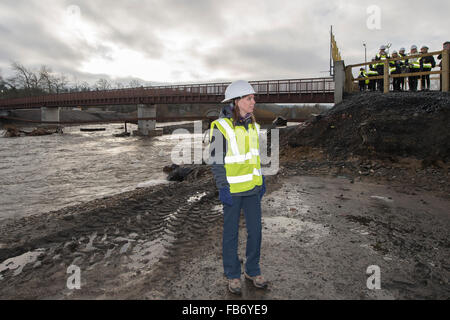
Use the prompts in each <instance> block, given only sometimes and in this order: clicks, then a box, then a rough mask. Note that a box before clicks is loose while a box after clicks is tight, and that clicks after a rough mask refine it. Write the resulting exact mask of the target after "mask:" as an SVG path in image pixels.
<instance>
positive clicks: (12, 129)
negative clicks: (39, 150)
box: [3, 125, 63, 138]
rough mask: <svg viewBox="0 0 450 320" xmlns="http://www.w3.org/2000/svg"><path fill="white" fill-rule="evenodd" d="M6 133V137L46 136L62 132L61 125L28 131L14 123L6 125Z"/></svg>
mask: <svg viewBox="0 0 450 320" xmlns="http://www.w3.org/2000/svg"><path fill="white" fill-rule="evenodd" d="M4 130H5V133H4V134H3V136H4V137H5V138H14V137H24V136H46V135H51V134H54V133H62V132H63V131H62V128H61V127H55V128H35V129H33V130H31V131H26V130H24V129H23V128H17V127H16V126H13V125H6V126H4Z"/></svg>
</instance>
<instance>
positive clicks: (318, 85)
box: [0, 77, 334, 108]
mask: <svg viewBox="0 0 450 320" xmlns="http://www.w3.org/2000/svg"><path fill="white" fill-rule="evenodd" d="M250 83H251V84H252V86H253V87H254V88H255V90H256V92H257V96H262V95H266V96H274V95H275V96H276V95H278V96H293V95H297V96H300V95H303V94H305V95H306V94H321V93H323V94H329V93H332V92H334V81H333V78H331V77H326V78H308V79H284V80H261V81H250ZM228 85H229V83H206V84H205V83H204V84H179V85H160V86H151V87H138V88H123V89H111V90H94V91H83V92H67V93H59V94H48V95H42V96H35V97H25V98H16V99H0V108H6V107H8V106H9V107H14V106H30V107H37V106H45V105H55V104H58V103H60V104H61V106H65V105H78V104H86V103H89V101H96V103H98V102H100V103H105V104H107V103H108V101H111V100H115V104H119V103H123V104H127V103H134V102H136V103H139V101H140V100H143V101H145V99H146V98H149V97H180V96H181V97H190V98H195V97H199V98H202V97H203V98H205V97H206V98H208V97H209V101H220V98H221V97H219V96H222V97H223V96H224V94H225V90H226V88H227V86H228ZM211 97H212V98H211Z"/></svg>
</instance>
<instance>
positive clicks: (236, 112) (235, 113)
mask: <svg viewBox="0 0 450 320" xmlns="http://www.w3.org/2000/svg"><path fill="white" fill-rule="evenodd" d="M242 98H243V97H240V98H236V99H233V126H234V127H235V126H236V122H238V120H239V117H240V116H241V113H240V112H239V106H238V105H237V101H238V100H239V99H242ZM251 117H252V124H253V125H255V123H256V118H255V115H254V114H253V113H252V116H251Z"/></svg>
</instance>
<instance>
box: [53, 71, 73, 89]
mask: <svg viewBox="0 0 450 320" xmlns="http://www.w3.org/2000/svg"><path fill="white" fill-rule="evenodd" d="M52 82H53V87H54V88H55V91H56V93H60V92H64V91H66V90H67V84H68V83H69V81H68V80H67V77H66V76H65V75H64V74H60V75H59V76H55V77H53V79H52Z"/></svg>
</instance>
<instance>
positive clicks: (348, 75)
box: [345, 66, 353, 93]
mask: <svg viewBox="0 0 450 320" xmlns="http://www.w3.org/2000/svg"><path fill="white" fill-rule="evenodd" d="M352 91H353V74H352V67H350V66H348V67H345V92H346V93H351V92H352Z"/></svg>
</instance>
